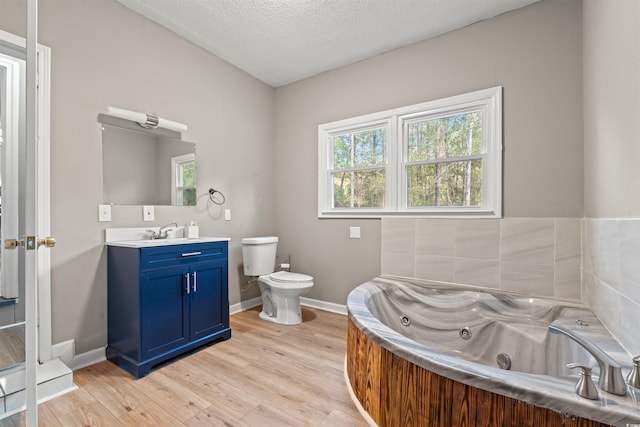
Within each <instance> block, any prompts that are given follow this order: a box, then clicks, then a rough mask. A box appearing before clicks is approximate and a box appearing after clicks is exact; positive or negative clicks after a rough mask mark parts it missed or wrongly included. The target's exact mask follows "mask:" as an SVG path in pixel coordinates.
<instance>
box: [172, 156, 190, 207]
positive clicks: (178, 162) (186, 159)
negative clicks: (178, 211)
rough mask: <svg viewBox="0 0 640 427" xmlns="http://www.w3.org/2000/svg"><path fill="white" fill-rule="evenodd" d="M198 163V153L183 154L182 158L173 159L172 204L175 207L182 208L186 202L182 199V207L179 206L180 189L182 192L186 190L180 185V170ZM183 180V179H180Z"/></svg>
mask: <svg viewBox="0 0 640 427" xmlns="http://www.w3.org/2000/svg"><path fill="white" fill-rule="evenodd" d="M195 162H196V153H188V154H183V155H181V156H175V157H172V158H171V204H172V205H173V206H182V205H183V204H184V200H182V197H180V199H181V200H180V205H178V198H179V197H178V188H179V189H180V190H182V189H184V188H186V187H184V186H182V185H181V186H179V185H178V177H179V174H178V169H179V168H180V169H182V168H183V167H184V165H185V164H187V163H195ZM180 178H182V177H180Z"/></svg>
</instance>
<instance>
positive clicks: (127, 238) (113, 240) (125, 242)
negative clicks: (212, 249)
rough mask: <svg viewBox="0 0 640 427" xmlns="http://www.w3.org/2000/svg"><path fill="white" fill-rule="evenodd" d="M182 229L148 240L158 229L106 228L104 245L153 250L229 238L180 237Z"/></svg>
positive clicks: (226, 240)
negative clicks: (151, 232)
mask: <svg viewBox="0 0 640 427" xmlns="http://www.w3.org/2000/svg"><path fill="white" fill-rule="evenodd" d="M183 229H184V227H178V228H176V229H173V230H171V232H170V236H171V237H170V238H168V239H149V234H150V231H151V230H153V231H158V227H145V228H140V227H139V228H107V229H105V239H104V240H105V245H107V246H121V247H125V248H153V247H158V246H174V245H190V244H193V243H211V242H228V241H229V240H231V239H230V238H229V237H196V238H186V237H182V236H183V235H184V234H183V231H184V230H183Z"/></svg>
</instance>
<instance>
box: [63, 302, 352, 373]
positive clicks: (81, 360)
mask: <svg viewBox="0 0 640 427" xmlns="http://www.w3.org/2000/svg"><path fill="white" fill-rule="evenodd" d="M261 304H262V297H255V298H251V299H248V300H244V301H240V302H238V303H235V304H231V305H229V314H230V315H233V314H238V313H241V312H243V311H247V310H250V309H252V308H254V307H257V306H259V305H261ZM300 304H301V305H303V306H306V307H311V308H316V309H318V310H323V311H328V312H331V313H336V314H342V315H347V306H346V305H344V304H336V303H333V302H328V301H321V300H317V299H312V298H305V297H300ZM69 345H71V344H70V341H67V342H64V343H60V344H56V346H55V349H54V351H55V352H56V353H58V352H60V353H59V354H62V353H63V352H67V351H68V350H69V349H68V348H67V347H68V346H69ZM60 346H64V348H62V347H60ZM59 347H60V348H59ZM73 351H75V345H74V349H73ZM105 360H107V357H106V348H105V347H100V348H96V349H93V350H89V351H87V352H86V353H81V354H78V355H76V354H74V355H73V356H72V359H71V361H69V362H68V363H66V364H67V366H68V367H69V368H71V369H73V370H74V371H75V370H78V369H81V368H85V367H87V366H91V365H94V364H96V363H100V362H103V361H105Z"/></svg>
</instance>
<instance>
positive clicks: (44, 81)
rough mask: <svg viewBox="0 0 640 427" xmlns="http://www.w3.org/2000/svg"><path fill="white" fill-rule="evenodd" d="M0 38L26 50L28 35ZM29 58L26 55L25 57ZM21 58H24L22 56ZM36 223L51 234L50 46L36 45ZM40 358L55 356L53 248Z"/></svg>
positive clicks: (43, 289) (41, 306)
mask: <svg viewBox="0 0 640 427" xmlns="http://www.w3.org/2000/svg"><path fill="white" fill-rule="evenodd" d="M0 41H2V42H4V43H6V44H10V45H13V46H15V47H17V48H18V49H19V50H21V51H22V50H26V45H27V44H26V39H24V38H22V37H20V36H16V35H15V34H11V33H8V32H6V31H2V30H0ZM25 58H26V57H25ZM21 59H22V58H21ZM37 60H38V61H37V62H38V64H37V80H38V91H37V98H38V99H37V112H38V114H37V151H38V152H37V161H36V162H37V172H36V192H37V201H36V203H37V204H38V210H37V211H38V214H37V218H36V221H37V227H38V232H39V234H40V236H50V235H51V216H50V215H51V194H50V191H51V186H50V172H51V169H50V155H51V152H50V137H51V48H49V47H47V46H43V45H41V44H38V45H37ZM36 274H37V284H38V289H37V298H38V302H37V305H38V312H37V313H36V314H37V316H38V360H39V361H40V362H41V363H44V362H46V361H49V360H51V359H52V343H51V251H48V250H43V251H38V268H37V273H36ZM25 309H26V308H25Z"/></svg>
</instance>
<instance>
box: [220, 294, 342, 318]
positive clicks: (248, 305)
mask: <svg viewBox="0 0 640 427" xmlns="http://www.w3.org/2000/svg"><path fill="white" fill-rule="evenodd" d="M260 304H262V297H255V298H251V299H248V300H244V301H240V302H239V303H235V304H232V305H230V306H229V314H230V315H231V314H237V313H241V312H243V311H246V310H250V309H252V308H254V307H257V306H259V305H260ZM300 305H303V306H306V307H311V308H317V309H318V310H323V311H328V312H331V313H336V314H342V315H346V314H347V306H346V305H344V304H336V303H334V302H329V301H322V300H318V299H312V298H307V297H300Z"/></svg>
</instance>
